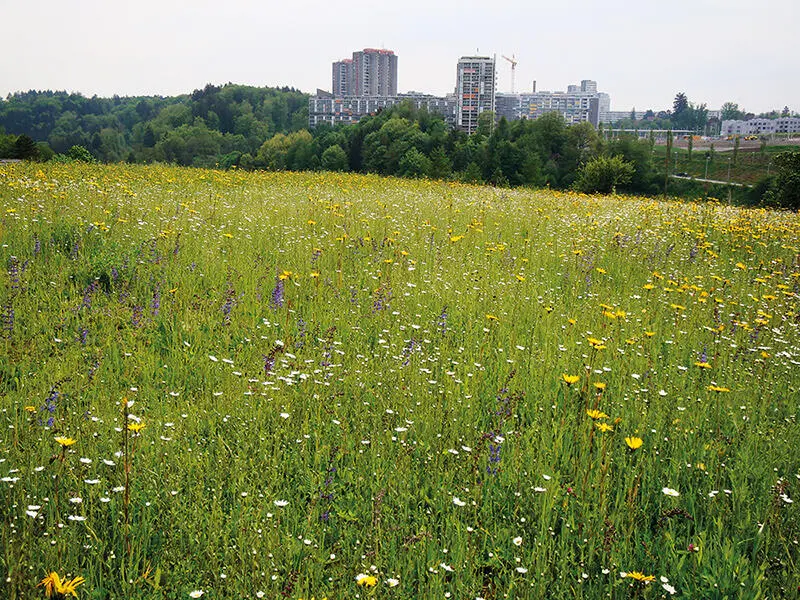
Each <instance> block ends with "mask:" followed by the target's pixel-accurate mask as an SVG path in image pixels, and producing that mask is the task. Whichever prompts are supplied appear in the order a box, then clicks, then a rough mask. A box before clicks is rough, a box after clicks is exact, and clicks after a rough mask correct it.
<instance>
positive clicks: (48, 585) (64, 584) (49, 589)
mask: <svg viewBox="0 0 800 600" xmlns="http://www.w3.org/2000/svg"><path fill="white" fill-rule="evenodd" d="M84 581H86V580H85V579H84V578H83V577H75V578H74V579H66V578H65V579H64V580H63V581H62V580H61V578H60V577H59V576H58V573H56V572H55V571H52V572H51V573H50V574H49V575H48V576H47V577H45V578H44V579H42V580H41V581H40V582H39V584H38V585H37V586H36V587H40V586H44V593H45V596H47V597H48V598H51V597H53V595H54V594H55V595H57V596H67V595H69V594H72V595H73V596H75V597H76V598H77V597H78V592H77V588H78V586H79V585H81V584H82V583H83V582H84Z"/></svg>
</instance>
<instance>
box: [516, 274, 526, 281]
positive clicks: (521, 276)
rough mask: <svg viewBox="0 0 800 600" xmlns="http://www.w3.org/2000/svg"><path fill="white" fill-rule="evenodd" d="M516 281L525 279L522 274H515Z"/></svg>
mask: <svg viewBox="0 0 800 600" xmlns="http://www.w3.org/2000/svg"><path fill="white" fill-rule="evenodd" d="M516 277H517V281H525V277H524V276H523V275H517V276H516Z"/></svg>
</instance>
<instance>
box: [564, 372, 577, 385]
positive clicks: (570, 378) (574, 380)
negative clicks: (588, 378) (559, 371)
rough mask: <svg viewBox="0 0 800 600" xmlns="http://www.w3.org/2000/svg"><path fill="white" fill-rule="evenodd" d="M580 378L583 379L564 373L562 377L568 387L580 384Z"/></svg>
mask: <svg viewBox="0 0 800 600" xmlns="http://www.w3.org/2000/svg"><path fill="white" fill-rule="evenodd" d="M580 378H581V377H580V375H567V374H566V373H564V374H563V375H562V376H561V379H563V380H564V383H566V384H567V385H572V384H573V383H578V380H579V379H580Z"/></svg>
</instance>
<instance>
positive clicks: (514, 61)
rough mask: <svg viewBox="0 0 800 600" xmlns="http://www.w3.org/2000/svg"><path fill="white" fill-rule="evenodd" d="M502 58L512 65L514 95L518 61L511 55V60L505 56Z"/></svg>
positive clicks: (512, 89)
mask: <svg viewBox="0 0 800 600" xmlns="http://www.w3.org/2000/svg"><path fill="white" fill-rule="evenodd" d="M501 56H502V57H503V58H505V59H506V60H507V61H508V62H510V63H511V93H512V94H513V93H514V75H515V74H516V71H517V59H516V57H515V56H514V55H513V54H512V55H511V58H508V57H507V56H506V55H505V54H502V55H501Z"/></svg>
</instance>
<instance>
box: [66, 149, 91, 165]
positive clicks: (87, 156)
mask: <svg viewBox="0 0 800 600" xmlns="http://www.w3.org/2000/svg"><path fill="white" fill-rule="evenodd" d="M67 158H68V159H70V160H76V161H78V162H85V163H93V162H97V161H95V159H94V156H92V153H91V152H89V151H88V150H87V149H86V148H84V147H83V146H72V147H71V148H70V149H69V150H67Z"/></svg>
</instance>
